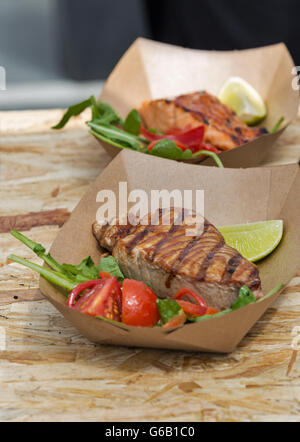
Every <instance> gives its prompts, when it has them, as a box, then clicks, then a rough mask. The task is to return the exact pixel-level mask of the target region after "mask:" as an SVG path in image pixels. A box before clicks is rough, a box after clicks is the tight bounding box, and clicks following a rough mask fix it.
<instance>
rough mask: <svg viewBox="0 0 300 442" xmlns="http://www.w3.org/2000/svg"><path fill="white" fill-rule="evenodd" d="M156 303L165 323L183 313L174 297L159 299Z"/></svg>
mask: <svg viewBox="0 0 300 442" xmlns="http://www.w3.org/2000/svg"><path fill="white" fill-rule="evenodd" d="M156 305H157V308H158V311H159V314H160V317H161V320H162V323H163V324H166V323H167V322H169V321H170V320H171V319H173V318H175V317H176V316H178V315H179V314H180V313H181V310H182V309H181V307H180V305H179V304H178V302H177V301H175V300H174V299H157V300H156Z"/></svg>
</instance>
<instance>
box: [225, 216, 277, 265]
mask: <svg viewBox="0 0 300 442" xmlns="http://www.w3.org/2000/svg"><path fill="white" fill-rule="evenodd" d="M218 230H219V231H220V232H221V233H222V235H223V236H224V238H225V242H226V244H228V245H229V246H231V247H233V248H235V249H236V250H238V251H239V252H240V254H241V255H243V256H244V257H245V258H247V259H248V260H249V261H252V262H255V261H259V260H260V259H262V258H265V257H266V256H268V255H269V254H270V253H271V252H273V250H274V249H276V247H277V246H278V244H279V243H280V241H281V238H282V235H283V221H282V220H272V221H262V222H258V223H249V224H239V225H236V226H224V227H218Z"/></svg>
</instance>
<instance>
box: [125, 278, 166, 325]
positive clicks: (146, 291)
mask: <svg viewBox="0 0 300 442" xmlns="http://www.w3.org/2000/svg"><path fill="white" fill-rule="evenodd" d="M156 299H157V298H156V295H155V294H154V292H153V291H152V290H151V289H150V287H148V286H147V285H146V284H144V283H143V282H141V281H135V280H134V279H124V282H123V290H122V322H124V324H127V325H136V326H139V327H153V326H154V325H155V324H157V322H158V320H159V313H158V308H157V306H156Z"/></svg>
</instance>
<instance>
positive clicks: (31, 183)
mask: <svg viewBox="0 0 300 442" xmlns="http://www.w3.org/2000/svg"><path fill="white" fill-rule="evenodd" d="M61 113H62V112H61V111H60V110H51V111H26V112H6V113H4V112H0V181H1V187H0V420H1V421H48V420H50V421H69V420H76V421H80V420H83V421H103V420H104V421H114V420H123V421H131V420H132V421H134V420H147V421H148V420H150V421H153V420H154V421H155V420H170V421H185V420H188V421H193V420H197V421H224V420H225V421H241V420H252V421H253V420H255V421H261V420H267V421H281V420H289V421H299V420H300V357H299V358H298V359H297V352H296V351H293V349H292V347H291V341H292V336H291V332H292V330H293V328H294V327H295V326H300V272H299V274H298V276H297V277H295V278H294V279H293V280H292V281H291V283H290V285H289V287H288V288H287V289H286V290H285V292H284V294H283V295H282V296H280V299H279V300H278V301H277V302H276V303H275V304H274V305H273V306H272V308H270V309H269V310H268V311H267V313H266V314H265V315H264V316H263V317H262V319H261V320H260V321H259V322H258V323H257V324H256V325H255V326H254V328H253V329H252V330H251V331H250V333H249V334H248V335H247V336H246V337H245V339H244V340H243V341H242V342H241V344H240V345H239V347H238V349H237V350H236V351H235V352H233V353H232V354H230V355H210V354H200V353H184V352H174V351H163V350H143V349H128V348H119V347H109V346H95V345H93V344H91V343H90V342H88V341H87V340H86V339H85V338H83V337H82V336H81V335H80V334H79V333H78V332H77V331H76V330H75V329H74V328H73V327H72V326H71V325H70V324H69V323H68V322H67V321H66V320H65V319H64V318H63V317H62V315H61V314H60V313H59V312H58V311H56V310H55V309H54V307H53V306H52V305H50V304H49V303H48V302H47V301H46V300H44V299H43V297H42V295H41V294H40V292H39V290H38V277H37V275H36V274H34V273H32V272H31V271H29V270H28V271H27V270H26V269H24V268H23V267H20V266H19V265H17V264H14V263H9V262H8V261H7V256H8V255H9V254H10V253H15V254H18V255H21V256H24V257H28V258H31V259H33V260H35V261H36V262H38V260H36V259H35V257H34V256H33V255H32V254H31V253H29V252H28V249H26V248H25V247H24V246H22V245H20V243H18V242H17V241H16V240H15V239H14V238H12V237H10V235H9V233H8V231H9V230H10V229H11V228H13V227H14V226H16V227H17V228H23V229H25V231H26V232H27V233H28V234H30V236H31V237H32V238H33V239H35V240H36V241H39V242H41V243H43V244H45V245H46V246H50V244H51V243H52V241H53V240H54V238H55V236H56V235H57V232H58V229H59V225H62V224H63V222H64V221H65V220H66V219H67V218H68V215H69V213H70V212H71V211H72V209H73V208H74V206H75V205H76V203H77V202H78V201H79V199H80V198H81V197H82V196H83V194H84V193H85V191H86V190H87V188H88V185H89V183H90V182H91V181H93V179H94V178H95V177H96V176H97V175H98V174H99V173H100V172H101V170H102V169H103V168H104V167H105V166H106V165H107V164H108V162H109V158H108V157H107V155H106V154H105V152H104V151H103V150H102V149H101V147H99V144H98V143H97V142H96V141H95V140H94V139H93V138H92V137H91V136H90V135H88V133H87V131H86V128H85V126H84V121H85V120H86V119H87V114H86V115H84V116H83V117H78V118H76V119H75V120H73V122H72V123H71V125H70V126H69V128H68V129H67V130H64V131H63V132H58V133H57V132H51V131H50V130H49V127H50V126H51V125H52V124H53V123H55V122H56V121H57V120H58V119H59V118H60V116H61ZM299 157H300V119H299V120H298V121H297V122H296V123H295V124H293V125H292V126H291V127H290V128H289V129H288V130H287V131H286V133H285V134H284V135H283V137H282V138H281V139H280V141H279V142H278V144H277V145H276V146H275V147H274V151H273V153H272V156H271V157H270V158H268V164H279V163H288V162H294V161H298V159H299ZM299 267H300V263H299Z"/></svg>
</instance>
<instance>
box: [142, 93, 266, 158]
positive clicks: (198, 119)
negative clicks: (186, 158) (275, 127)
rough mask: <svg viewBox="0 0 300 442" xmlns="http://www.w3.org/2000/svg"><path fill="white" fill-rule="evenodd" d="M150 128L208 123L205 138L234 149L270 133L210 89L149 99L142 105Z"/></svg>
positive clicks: (190, 126) (208, 141) (224, 148)
mask: <svg viewBox="0 0 300 442" xmlns="http://www.w3.org/2000/svg"><path fill="white" fill-rule="evenodd" d="M140 114H141V117H142V119H143V121H144V123H145V125H146V127H147V128H154V129H156V130H158V131H161V132H167V131H168V130H172V129H185V128H190V129H193V128H195V127H198V126H205V136H204V141H205V142H206V143H211V144H213V145H214V146H216V147H217V148H219V149H221V150H230V149H234V148H235V147H238V146H241V145H242V144H245V143H247V142H248V141H251V140H254V139H255V138H257V137H259V136H261V135H264V134H267V133H268V131H267V130H266V129H265V128H263V127H249V126H247V125H246V124H245V123H244V122H243V121H242V120H241V119H240V118H239V117H238V116H237V115H236V113H235V112H234V111H233V110H232V109H230V108H229V107H228V106H226V105H225V104H222V103H221V102H220V100H219V99H218V98H217V97H214V96H213V95H211V94H209V93H208V92H205V91H203V92H194V93H191V94H186V95H180V96H178V97H176V98H174V99H173V100H168V99H161V100H153V101H145V102H144V103H143V104H142V106H141V108H140Z"/></svg>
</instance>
